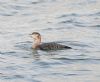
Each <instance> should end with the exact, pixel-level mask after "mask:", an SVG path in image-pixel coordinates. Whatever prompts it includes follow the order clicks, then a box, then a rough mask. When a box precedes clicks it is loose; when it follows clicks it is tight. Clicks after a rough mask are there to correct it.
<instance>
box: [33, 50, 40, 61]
mask: <svg viewBox="0 0 100 82" xmlns="http://www.w3.org/2000/svg"><path fill="white" fill-rule="evenodd" d="M32 56H33V59H35V60H40V55H39V53H38V51H37V50H33V51H32Z"/></svg>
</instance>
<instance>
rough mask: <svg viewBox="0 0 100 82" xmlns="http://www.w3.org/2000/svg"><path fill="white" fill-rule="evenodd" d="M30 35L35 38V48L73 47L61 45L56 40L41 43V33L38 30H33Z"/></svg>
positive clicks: (57, 48)
mask: <svg viewBox="0 0 100 82" xmlns="http://www.w3.org/2000/svg"><path fill="white" fill-rule="evenodd" d="M30 35H31V37H32V38H33V39H34V43H33V45H32V48H33V49H40V50H60V49H71V47H69V46H66V45H61V44H58V43H56V42H49V43H41V35H40V33H38V32H33V33H32V34H30Z"/></svg>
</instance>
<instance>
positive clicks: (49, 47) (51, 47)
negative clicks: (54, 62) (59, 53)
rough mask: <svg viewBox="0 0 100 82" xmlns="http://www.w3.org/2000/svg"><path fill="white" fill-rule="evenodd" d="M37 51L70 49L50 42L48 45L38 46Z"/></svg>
mask: <svg viewBox="0 0 100 82" xmlns="http://www.w3.org/2000/svg"><path fill="white" fill-rule="evenodd" d="M39 49H41V50H61V49H71V47H68V46H65V45H61V44H58V43H55V42H50V43H42V44H40V46H39Z"/></svg>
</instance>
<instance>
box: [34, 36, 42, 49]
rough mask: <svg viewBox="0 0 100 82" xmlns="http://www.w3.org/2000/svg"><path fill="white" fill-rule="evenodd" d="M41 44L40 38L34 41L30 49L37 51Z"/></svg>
mask: <svg viewBox="0 0 100 82" xmlns="http://www.w3.org/2000/svg"><path fill="white" fill-rule="evenodd" d="M40 44H41V38H38V39H35V40H34V43H33V46H32V48H34V49H37V48H38V47H39V45H40Z"/></svg>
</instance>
